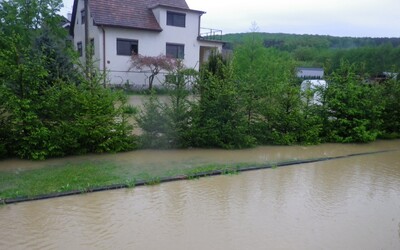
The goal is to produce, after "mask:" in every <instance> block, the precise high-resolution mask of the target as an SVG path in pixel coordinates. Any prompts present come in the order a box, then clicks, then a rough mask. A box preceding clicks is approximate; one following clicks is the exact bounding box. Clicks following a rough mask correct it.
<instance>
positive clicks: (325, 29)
mask: <svg viewBox="0 0 400 250" xmlns="http://www.w3.org/2000/svg"><path fill="white" fill-rule="evenodd" d="M63 2H64V8H63V9H62V11H61V14H63V15H64V16H66V14H67V13H68V12H72V4H73V0H63ZM186 2H187V4H188V5H189V7H190V8H191V9H196V10H202V11H205V12H206V14H204V15H203V17H202V24H201V25H202V27H207V28H213V29H220V30H222V31H223V33H224V34H229V33H244V32H249V31H250V29H251V27H252V23H256V24H257V26H258V31H259V32H267V33H287V34H312V35H330V36H342V37H343V36H350V37H400V26H399V25H398V24H399V23H400V15H399V14H398V11H399V10H400V1H399V0H379V1H377V0H352V1H349V0H319V1H315V0H302V1H297V0H279V1H272V0H269V1H261V0H247V1H245V3H246V6H243V2H240V1H235V2H233V1H228V0H219V1H215V0H186Z"/></svg>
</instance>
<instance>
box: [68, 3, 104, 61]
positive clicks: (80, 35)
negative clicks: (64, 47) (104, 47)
mask: <svg viewBox="0 0 400 250" xmlns="http://www.w3.org/2000/svg"><path fill="white" fill-rule="evenodd" d="M83 9H84V0H79V1H78V6H77V9H76V10H77V13H76V17H75V26H74V46H75V49H77V44H78V42H82V56H81V57H80V61H81V62H82V63H83V62H85V49H86V46H85V25H84V24H82V18H81V11H82V10H83ZM99 35H100V34H99V29H98V27H97V26H94V25H93V18H92V17H91V16H90V10H89V42H90V39H94V58H95V59H97V60H95V65H94V66H96V67H99V66H100V61H99V60H98V59H100V53H99V52H100V50H99V49H98V48H99V47H100V39H99Z"/></svg>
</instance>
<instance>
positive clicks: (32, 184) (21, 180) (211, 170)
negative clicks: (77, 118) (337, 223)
mask: <svg viewBox="0 0 400 250" xmlns="http://www.w3.org/2000/svg"><path fill="white" fill-rule="evenodd" d="M390 151H394V150H383V151H375V152H366V153H357V154H349V155H343V156H335V157H323V158H314V159H304V160H293V161H285V162H277V163H269V164H228V165H222V164H212V165H210V164H209V165H204V166H198V167H193V168H176V169H172V170H168V171H166V172H165V173H163V174H155V173H160V172H157V171H156V170H153V171H154V172H153V171H149V172H147V173H143V172H142V173H136V174H133V173H131V174H127V173H126V172H124V171H122V172H121V171H120V167H119V166H117V165H115V164H111V163H83V164H78V165H71V164H68V165H64V166H57V167H46V168H42V169H35V170H28V171H23V172H12V173H10V172H0V204H1V203H7V200H9V199H17V200H18V199H19V201H24V200H25V201H26V200H29V199H30V198H32V197H39V196H43V197H45V198H50V197H57V196H61V195H62V194H64V195H71V194H77V193H84V192H92V191H101V190H105V189H115V188H121V187H134V186H136V185H154V184H158V183H160V182H166V181H174V180H180V179H195V178H200V177H203V176H210V175H220V174H236V173H238V172H240V171H251V170H257V169H265V168H272V169H274V168H277V167H283V166H290V165H297V164H305V163H313V162H320V161H327V160H335V159H341V158H347V157H354V156H362V155H369V154H377V153H384V152H390Z"/></svg>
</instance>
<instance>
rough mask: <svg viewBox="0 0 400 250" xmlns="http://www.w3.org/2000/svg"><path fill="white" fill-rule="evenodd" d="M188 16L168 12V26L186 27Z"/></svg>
mask: <svg viewBox="0 0 400 250" xmlns="http://www.w3.org/2000/svg"><path fill="white" fill-rule="evenodd" d="M185 24H186V15H185V14H182V13H176V12H170V11H167V25H170V26H178V27H185V26H186V25H185Z"/></svg>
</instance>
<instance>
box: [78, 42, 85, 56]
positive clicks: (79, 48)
mask: <svg viewBox="0 0 400 250" xmlns="http://www.w3.org/2000/svg"><path fill="white" fill-rule="evenodd" d="M76 47H77V49H78V54H79V56H82V54H83V53H82V42H78V43H77V44H76Z"/></svg>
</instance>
